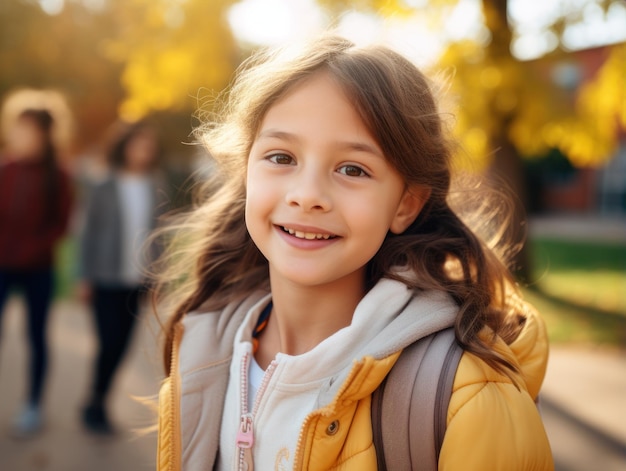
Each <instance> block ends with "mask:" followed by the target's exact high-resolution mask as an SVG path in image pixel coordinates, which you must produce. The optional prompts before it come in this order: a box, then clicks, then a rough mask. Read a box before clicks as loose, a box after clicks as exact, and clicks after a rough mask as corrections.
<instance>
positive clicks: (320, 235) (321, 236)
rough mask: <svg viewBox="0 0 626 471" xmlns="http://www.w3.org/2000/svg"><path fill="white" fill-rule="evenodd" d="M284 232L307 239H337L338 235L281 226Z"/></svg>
mask: <svg viewBox="0 0 626 471" xmlns="http://www.w3.org/2000/svg"><path fill="white" fill-rule="evenodd" d="M279 227H280V228H281V229H282V231H283V232H286V233H287V234H290V235H292V236H294V237H296V238H298V239H306V240H328V239H335V238H336V237H337V236H336V235H334V234H325V233H316V232H303V231H297V230H295V229H291V228H289V227H285V226H279Z"/></svg>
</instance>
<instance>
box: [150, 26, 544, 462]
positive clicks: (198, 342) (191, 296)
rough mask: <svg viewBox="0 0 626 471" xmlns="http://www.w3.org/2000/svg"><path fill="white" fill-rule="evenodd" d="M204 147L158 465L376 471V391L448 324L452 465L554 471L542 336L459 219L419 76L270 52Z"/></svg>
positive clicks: (234, 94)
mask: <svg viewBox="0 0 626 471" xmlns="http://www.w3.org/2000/svg"><path fill="white" fill-rule="evenodd" d="M201 135H202V138H203V141H204V143H205V144H206V146H207V147H208V149H209V151H210V153H211V155H212V157H213V158H214V159H215V161H216V163H217V169H218V170H217V174H216V175H215V178H214V179H213V180H212V181H211V182H210V183H209V184H208V185H207V189H208V190H209V192H207V193H206V195H209V196H205V197H204V198H201V199H200V201H199V203H198V205H197V208H196V209H195V210H194V211H193V212H191V213H190V214H188V215H187V216H186V217H185V219H184V220H182V221H181V222H180V223H179V224H176V225H174V226H172V228H171V230H172V231H173V233H174V234H175V236H174V239H173V241H172V243H171V247H172V249H171V252H170V256H169V257H168V258H167V259H165V263H166V264H167V266H169V269H168V270H166V271H164V272H163V273H164V275H163V277H162V280H161V294H162V295H163V296H162V298H161V299H162V301H163V303H167V302H168V301H169V302H172V303H173V305H172V307H171V309H172V312H173V316H172V318H171V321H170V323H169V327H168V330H167V337H166V345H165V366H166V373H167V375H168V377H167V379H166V380H165V382H164V384H163V387H162V390H161V394H160V421H159V422H160V423H159V455H158V465H159V469H161V470H181V469H185V470H197V469H220V470H230V469H246V470H251V469H253V467H256V468H257V469H260V470H268V469H298V470H300V469H308V470H325V469H341V470H359V471H360V470H374V469H377V450H376V449H375V447H374V443H373V438H372V422H371V396H372V393H373V392H374V391H375V390H376V389H377V387H378V386H379V385H380V384H381V383H382V381H383V380H384V379H385V377H386V376H387V374H388V373H389V372H390V370H391V369H392V367H393V366H394V363H395V362H396V360H397V359H398V357H399V356H400V353H401V352H402V350H403V349H404V348H405V347H407V346H409V345H411V344H412V343H414V342H416V341H417V340H419V339H421V338H423V337H425V336H427V335H430V334H432V333H434V332H437V331H440V330H442V329H445V328H447V327H450V326H454V327H455V333H456V339H457V342H458V343H459V345H460V346H461V347H462V348H463V350H464V354H463V356H462V358H461V360H460V363H459V366H458V370H457V372H456V376H455V379H454V384H453V387H452V398H451V400H450V405H449V408H448V414H447V432H446V435H445V438H444V442H443V446H442V449H441V454H440V458H439V465H438V466H439V469H442V470H443V469H445V470H461V469H462V470H468V469H470V470H473V469H481V470H485V469H494V470H496V469H499V470H502V469H507V470H516V469H520V470H521V469H529V470H530V469H537V470H539V469H551V468H552V458H551V454H550V450H549V446H548V442H547V439H546V435H545V432H544V429H543V426H542V423H541V419H540V417H539V414H538V412H537V409H536V407H535V404H534V400H535V399H536V398H537V395H538V392H539V388H540V385H541V382H542V379H543V375H544V373H545V367H546V361H547V339H546V335H545V330H544V327H543V324H542V322H541V320H540V319H539V318H538V317H537V315H536V314H535V313H534V311H532V310H531V309H529V308H528V306H526V305H524V304H523V303H522V302H521V301H520V300H519V297H518V295H517V293H516V291H515V287H514V284H513V282H512V281H511V279H510V276H509V274H508V272H507V270H506V268H505V266H504V265H503V263H502V262H501V261H500V260H499V258H498V257H497V256H496V254H495V252H494V251H492V250H491V249H489V248H488V247H487V244H485V243H483V242H481V240H480V239H479V238H478V237H477V236H476V235H475V234H474V233H473V232H472V231H471V230H470V229H469V228H468V227H467V226H466V225H465V224H464V223H463V222H461V219H460V218H459V216H458V215H457V214H456V213H455V212H454V211H453V210H452V209H451V208H450V206H449V204H448V196H449V188H450V180H451V173H450V159H451V145H450V143H449V142H448V141H447V139H446V137H445V135H444V133H443V130H442V123H441V118H440V115H439V114H438V112H437V108H436V104H435V101H434V98H433V95H432V92H431V90H430V88H429V84H428V82H427V80H426V79H425V77H424V76H423V75H422V73H421V72H420V71H419V70H418V69H416V68H415V67H414V66H413V65H412V64H411V63H410V62H408V61H407V60H406V59H404V58H403V57H401V56H399V55H398V54H396V53H394V52H393V51H391V50H388V49H386V48H383V47H371V48H357V47H355V46H354V45H353V44H351V43H350V42H349V41H346V40H344V39H341V38H337V37H323V38H321V39H319V40H318V41H315V42H314V43H312V44H311V45H309V46H307V47H303V48H302V49H300V50H298V51H296V52H294V51H292V50H284V51H274V52H268V53H264V54H259V55H257V56H256V57H255V58H253V59H251V60H250V61H248V62H247V63H246V64H245V65H244V66H243V67H242V69H241V71H240V73H239V75H238V78H237V80H236V82H235V84H234V86H233V88H232V89H231V91H230V93H229V95H228V98H227V100H226V101H225V103H224V107H223V113H222V114H221V115H220V118H219V119H218V120H216V121H215V122H213V123H211V124H210V125H208V126H207V127H206V128H205V129H204V132H203V133H201ZM165 305H167V304H165ZM397 469H408V465H406V463H404V464H402V463H400V464H399V466H398V468H397Z"/></svg>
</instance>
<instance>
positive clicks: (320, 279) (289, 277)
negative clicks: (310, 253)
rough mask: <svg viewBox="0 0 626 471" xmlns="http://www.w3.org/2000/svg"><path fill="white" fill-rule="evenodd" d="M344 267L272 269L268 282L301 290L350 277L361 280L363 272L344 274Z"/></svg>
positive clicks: (301, 266) (303, 266)
mask: <svg viewBox="0 0 626 471" xmlns="http://www.w3.org/2000/svg"><path fill="white" fill-rule="evenodd" d="M342 268H343V269H345V267H335V268H334V269H333V268H327V269H325V270H320V266H319V264H318V265H317V266H314V267H311V266H307V265H299V266H294V265H291V266H289V267H284V268H283V267H275V266H274V267H272V268H270V280H271V281H272V283H276V282H277V283H286V284H289V285H292V286H294V285H295V286H299V287H302V288H319V287H321V286H325V285H328V284H331V283H337V282H339V281H341V280H344V281H345V280H347V279H348V278H352V277H359V278H362V277H363V276H364V272H363V270H362V269H361V270H357V271H356V272H352V273H344V272H343V270H342Z"/></svg>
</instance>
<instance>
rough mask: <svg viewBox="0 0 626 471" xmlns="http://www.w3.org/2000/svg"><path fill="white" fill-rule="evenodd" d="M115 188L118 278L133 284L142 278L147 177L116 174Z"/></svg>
mask: <svg viewBox="0 0 626 471" xmlns="http://www.w3.org/2000/svg"><path fill="white" fill-rule="evenodd" d="M117 188H118V192H119V198H120V209H121V216H122V253H121V262H122V266H121V281H122V282H123V283H124V284H127V285H131V286H135V285H139V284H141V283H142V282H143V280H144V278H145V277H144V273H143V270H144V269H145V268H146V267H145V264H146V263H145V257H143V256H142V253H143V249H144V247H143V245H144V242H145V241H146V237H147V236H148V234H149V233H150V229H151V226H152V224H151V219H152V208H153V201H152V184H151V179H150V177H148V176H143V175H141V176H137V175H120V176H119V178H118V184H117Z"/></svg>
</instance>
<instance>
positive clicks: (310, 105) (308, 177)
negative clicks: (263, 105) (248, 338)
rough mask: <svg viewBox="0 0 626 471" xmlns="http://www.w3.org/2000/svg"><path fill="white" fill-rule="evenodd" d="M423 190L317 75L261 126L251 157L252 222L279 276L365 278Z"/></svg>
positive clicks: (311, 280)
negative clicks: (411, 184)
mask: <svg viewBox="0 0 626 471" xmlns="http://www.w3.org/2000/svg"><path fill="white" fill-rule="evenodd" d="M419 196H420V195H419V194H418V193H417V192H414V191H410V192H409V191H407V190H405V184H404V180H403V179H402V176H401V175H399V174H398V172H397V171H396V170H395V169H394V168H393V167H392V166H391V165H390V164H389V163H388V162H387V160H386V159H385V157H384V155H383V153H382V151H381V149H380V148H379V146H378V144H377V143H376V141H375V140H374V138H373V137H372V136H371V135H370V133H369V131H368V130H367V128H366V126H365V124H364V123H363V121H362V120H361V118H360V117H359V115H358V113H357V112H356V111H355V109H354V108H353V107H352V105H351V104H350V102H349V100H348V99H347V97H346V95H345V94H344V93H343V91H342V89H341V88H340V87H339V86H338V85H337V84H336V83H335V82H334V81H333V79H332V78H331V76H330V75H329V74H327V73H324V72H320V73H318V74H316V75H314V76H313V77H311V78H310V79H308V80H307V81H305V82H303V83H301V84H299V85H297V86H296V87H295V88H294V89H293V90H291V91H290V92H289V93H288V94H287V95H286V96H285V97H283V98H281V99H280V100H279V101H278V102H276V103H275V104H274V105H273V106H272V107H271V108H270V109H269V110H268V112H267V114H266V115H265V118H264V119H263V121H262V122H261V126H260V128H259V132H258V135H257V137H256V139H255V141H254V143H253V145H252V148H251V151H250V156H249V161H248V169H247V198H246V224H247V228H248V231H249V233H250V235H251V237H252V239H253V240H254V242H255V244H256V245H257V247H258V248H259V250H260V251H261V252H262V253H263V255H264V256H265V257H266V258H267V260H268V261H269V265H270V274H271V276H272V281H274V277H281V278H284V279H285V280H288V281H290V282H293V283H296V284H297V285H303V286H320V285H323V284H326V283H332V282H336V281H338V280H341V279H345V278H346V277H358V280H361V281H364V279H365V266H366V264H367V262H368V261H369V260H370V259H371V258H372V257H373V256H374V255H375V254H376V252H377V251H378V249H379V248H380V246H381V244H382V243H383V240H384V238H385V236H386V235H387V232H388V231H389V230H391V231H393V232H396V233H400V232H403V231H404V230H405V229H406V228H407V227H408V226H409V225H410V224H411V222H413V220H414V219H415V217H417V214H418V213H419V210H420V209H421V207H422V201H421V200H422V198H419Z"/></svg>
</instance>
